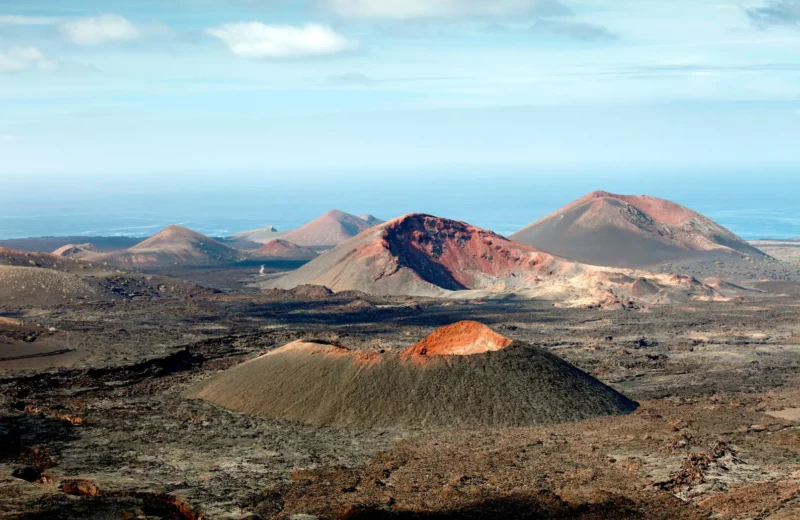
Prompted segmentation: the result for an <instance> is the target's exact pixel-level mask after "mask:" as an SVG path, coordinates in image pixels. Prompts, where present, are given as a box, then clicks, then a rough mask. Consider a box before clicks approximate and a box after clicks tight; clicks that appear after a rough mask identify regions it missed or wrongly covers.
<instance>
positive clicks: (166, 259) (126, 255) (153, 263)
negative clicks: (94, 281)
mask: <svg viewBox="0 0 800 520" xmlns="http://www.w3.org/2000/svg"><path fill="white" fill-rule="evenodd" d="M84 259H85V260H88V261H91V262H108V263H109V264H113V265H118V266H123V267H134V268H135V267H140V268H147V267H169V266H173V265H194V266H198V265H221V264H229V263H233V262H236V261H237V260H238V259H239V254H238V252H237V251H236V250H235V249H232V248H230V247H228V246H226V245H224V244H221V243H220V242H217V241H216V240H214V239H212V238H209V237H207V236H205V235H202V234H200V233H197V232H196V231H192V230H191V229H187V228H185V227H182V226H176V225H172V226H169V227H167V228H165V229H163V230H162V231H160V232H159V233H157V234H155V235H153V236H151V237H150V238H148V239H146V240H143V241H142V242H140V243H138V244H136V245H135V246H133V247H130V248H128V249H124V250H122V251H114V252H111V253H105V254H99V255H92V256H84Z"/></svg>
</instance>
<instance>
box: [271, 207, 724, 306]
mask: <svg viewBox="0 0 800 520" xmlns="http://www.w3.org/2000/svg"><path fill="white" fill-rule="evenodd" d="M307 284H310V285H324V286H326V287H329V288H330V289H332V290H334V291H345V290H359V291H363V292H366V293H370V294H375V295H411V296H430V297H475V296H487V295H491V294H497V293H501V294H502V293H515V294H520V295H523V296H528V297H539V298H544V299H549V300H554V301H560V302H566V303H567V304H570V305H602V306H605V307H609V308H610V307H613V306H617V305H622V304H623V302H625V303H626V304H627V303H628V302H630V301H635V302H641V303H648V304H649V303H668V302H674V301H686V300H691V299H724V298H726V297H729V296H733V294H727V292H725V291H721V290H720V289H716V288H714V287H711V286H709V285H706V284H703V283H701V282H699V281H698V280H695V279H694V278H691V277H687V276H678V275H672V274H654V273H648V272H641V271H632V270H626V269H613V268H604V267H596V266H590V265H586V264H580V263H576V262H573V261H570V260H567V259H564V258H559V257H556V256H553V255H551V254H549V253H545V252H543V251H541V250H539V249H536V248H534V247H532V246H528V245H524V244H519V243H517V242H512V241H510V240H508V239H506V238H504V237H502V236H500V235H497V234H495V233H492V232H491V231H487V230H485V229H480V228H477V227H475V226H471V225H469V224H466V223H464V222H458V221H454V220H448V219H443V218H438V217H434V216H431V215H422V214H413V215H406V216H403V217H400V218H398V219H395V220H392V221H390V222H387V223H385V224H382V225H379V226H376V227H373V228H371V229H369V230H368V231H366V232H364V233H362V234H360V235H358V236H357V237H355V238H353V239H351V240H348V241H347V242H345V243H344V244H342V245H340V246H339V247H337V248H335V249H333V250H332V251H329V252H327V253H325V254H324V255H321V256H320V257H319V258H317V259H315V260H313V261H311V262H309V263H308V264H306V265H304V266H303V267H301V268H300V269H298V270H296V271H293V272H291V273H289V274H287V275H284V276H282V277H280V278H276V279H272V280H268V281H266V282H264V283H263V284H262V287H264V288H278V289H292V288H294V287H297V286H299V285H307Z"/></svg>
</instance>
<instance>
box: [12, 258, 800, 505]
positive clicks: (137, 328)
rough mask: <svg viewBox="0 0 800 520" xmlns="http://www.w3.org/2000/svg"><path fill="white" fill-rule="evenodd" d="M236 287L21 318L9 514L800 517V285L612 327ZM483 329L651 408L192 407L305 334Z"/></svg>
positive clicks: (564, 311) (15, 329)
mask: <svg viewBox="0 0 800 520" xmlns="http://www.w3.org/2000/svg"><path fill="white" fill-rule="evenodd" d="M215 276H217V277H218V278H219V280H222V279H223V278H224V277H225V275H224V273H217V274H216V275H215ZM228 276H230V277H233V278H235V279H231V280H229V281H228V282H226V283H220V285H225V286H227V287H230V288H231V289H227V290H224V291H223V292H219V291H209V290H198V291H188V290H187V291H178V292H175V293H174V294H170V295H164V296H161V297H158V298H147V299H144V298H119V299H105V300H101V301H75V302H69V303H59V302H56V303H47V302H44V303H42V304H39V305H18V304H14V303H13V302H8V301H6V300H4V301H3V302H2V303H0V316H3V317H4V320H3V323H2V324H0V325H2V327H0V337H1V338H2V339H3V341H7V342H8V345H10V346H8V347H3V346H2V345H3V343H2V342H0V348H8V349H11V348H12V347H13V348H14V351H13V352H14V354H13V355H7V356H4V357H3V359H0V370H2V372H0V388H1V389H2V391H1V392H0V396H1V397H0V447H1V448H0V517H2V518H14V519H22V518H26V519H27V518H76V519H77V518H194V519H197V518H273V517H280V518H291V517H293V516H292V515H295V516H294V518H310V517H309V516H296V515H303V514H305V515H312V516H316V517H320V518H375V517H385V518H486V517H487V516H505V517H509V518H587V519H588V518H664V519H667V518H669V519H674V518H709V517H713V518H723V519H734V518H736V519H740V518H741V519H744V518H760V519H770V520H786V519H792V518H797V517H798V516H800V459H799V458H798V450H800V416H798V409H797V407H798V404H797V403H798V402H800V378H799V377H798V368H800V320H798V317H799V316H800V304H798V303H797V300H796V296H797V294H800V286H798V285H797V284H795V283H794V282H787V281H781V280H773V281H770V282H763V283H757V284H754V285H755V286H757V287H758V288H759V289H761V290H764V291H769V293H768V294H766V295H758V296H753V297H750V298H745V299H742V300H739V301H733V302H702V301H694V302H689V303H683V304H673V305H669V306H660V305H654V306H652V307H649V308H647V309H644V310H640V311H620V310H617V311H603V310H598V309H587V308H557V307H554V306H553V305H552V303H551V302H543V301H535V300H527V299H518V298H506V299H484V298H478V299H465V300H437V299H427V298H420V297H415V298H412V297H378V296H369V295H366V294H364V293H359V292H355V291H351V292H344V293H340V294H336V295H334V294H331V293H330V291H327V290H325V289H323V288H319V287H299V288H297V289H293V290H290V291H286V290H279V289H273V290H267V291H264V292H262V293H258V292H250V291H247V290H242V289H241V287H243V286H244V285H246V284H245V282H246V280H241V281H239V280H238V279H239V278H244V277H245V276H244V274H243V273H242V272H241V271H237V270H232V271H231V272H230V273H229V274H228ZM251 276H252V274H248V275H247V277H251ZM237 287H238V288H239V289H236V288H237ZM463 319H470V320H476V321H479V322H481V323H484V324H486V325H489V326H490V327H491V328H492V329H493V330H495V331H497V332H499V333H501V334H502V335H503V336H506V337H508V338H510V339H512V340H515V341H521V342H525V343H528V344H531V345H534V346H537V347H540V348H543V349H546V350H548V351H549V352H550V353H552V354H555V355H557V356H559V357H561V358H563V359H565V360H566V361H568V362H570V363H572V364H574V365H576V366H577V367H579V368H580V369H582V370H583V371H585V372H587V373H588V374H590V375H592V376H594V377H596V378H598V379H599V380H600V381H602V382H603V383H606V384H608V385H610V386H612V387H613V388H614V389H616V390H617V391H619V392H621V393H623V394H624V395H626V396H627V397H629V398H631V399H633V400H635V401H637V402H638V403H639V408H638V409H637V410H636V411H635V412H633V413H632V414H630V415H625V416H619V417H607V418H599V419H592V420H588V421H580V422H573V423H563V424H555V425H541V426H535V427H528V428H489V429H486V428H483V429H444V430H442V429H413V428H402V429H401V428H362V429H355V428H338V427H314V426H309V425H306V424H303V423H299V422H292V421H278V420H272V419H267V418H263V417H258V416H253V415H247V414H243V413H237V412H232V411H228V410H225V409H223V408H220V407H218V406H215V405H213V404H210V403H207V402H205V401H202V400H197V399H187V398H184V397H182V394H183V393H184V392H186V390H187V389H189V388H191V387H193V386H194V385H197V384H198V383H201V382H203V381H205V380H207V379H209V378H211V377H213V376H215V375H217V374H219V373H220V372H221V371H223V370H226V369H228V368H231V367H233V366H235V365H237V364H239V363H241V362H242V361H246V360H248V359H252V358H254V357H256V356H258V355H260V354H263V353H265V352H268V351H271V350H274V349H276V348H279V347H281V346H283V345H286V344H287V343H290V342H292V341H295V340H298V339H303V340H307V341H313V342H323V343H326V342H327V343H331V342H332V343H340V344H346V345H347V346H348V347H349V348H350V349H354V350H356V351H365V352H373V353H378V352H381V351H383V352H400V351H402V350H405V349H407V348H408V347H410V346H412V345H414V344H415V343H417V342H418V341H420V340H422V339H423V338H424V337H425V336H427V335H428V334H429V333H430V332H431V331H433V330H434V329H435V328H436V327H439V326H442V325H447V324H450V323H454V322H457V321H460V320H463ZM67 342H68V344H69V348H66V347H65V346H62V345H66V344H67ZM12 343H13V345H12ZM27 347H30V348H31V350H30V354H32V355H35V356H36V357H35V358H26V357H25V354H24V352H25V348H27ZM59 350H65V352H59ZM65 356H68V357H65ZM32 359H35V360H36V363H35V364H34V365H31V364H30V363H31V360H32Z"/></svg>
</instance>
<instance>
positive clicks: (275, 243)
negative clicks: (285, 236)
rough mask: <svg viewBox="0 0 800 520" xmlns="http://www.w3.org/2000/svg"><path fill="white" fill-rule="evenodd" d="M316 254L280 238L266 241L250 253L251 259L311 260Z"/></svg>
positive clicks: (311, 250)
mask: <svg viewBox="0 0 800 520" xmlns="http://www.w3.org/2000/svg"><path fill="white" fill-rule="evenodd" d="M318 256H319V254H318V253H317V252H316V251H314V250H313V249H310V248H308V247H303V246H298V245H297V244H293V243H291V242H289V241H287V240H282V239H280V238H277V239H275V240H272V241H270V242H267V243H266V244H264V245H263V246H261V247H260V248H258V249H256V250H255V251H253V252H252V254H251V258H253V259H264V260H313V259H314V258H316V257H318Z"/></svg>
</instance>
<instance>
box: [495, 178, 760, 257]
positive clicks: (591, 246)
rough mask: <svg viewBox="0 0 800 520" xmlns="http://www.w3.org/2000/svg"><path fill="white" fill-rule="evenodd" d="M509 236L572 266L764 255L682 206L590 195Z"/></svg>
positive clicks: (601, 193) (602, 193)
mask: <svg viewBox="0 0 800 520" xmlns="http://www.w3.org/2000/svg"><path fill="white" fill-rule="evenodd" d="M509 238H511V239H512V240H514V241H517V242H521V243H523V244H528V245H531V246H534V247H537V248H539V249H543V250H545V251H548V252H550V253H552V254H554V255H558V256H561V257H564V258H569V259H571V260H575V261H578V262H583V263H587V264H593V265H605V266H613V267H630V268H646V267H649V266H655V265H657V264H659V263H661V262H674V261H683V260H692V259H707V258H714V257H718V258H725V257H728V258H730V257H738V258H742V257H746V258H750V259H754V260H762V261H767V260H770V257H769V256H768V255H766V254H765V253H763V252H761V251H759V250H758V249H756V248H755V247H753V246H751V245H750V244H748V243H747V242H745V241H744V240H742V239H741V238H739V237H738V236H736V235H735V234H733V233H732V232H731V231H729V230H727V229H725V228H724V227H722V226H720V225H719V224H717V223H715V222H713V221H711V220H710V219H708V218H706V217H704V216H703V215H701V214H699V213H697V212H695V211H692V210H690V209H689V208H686V207H684V206H681V205H679V204H676V203H674V202H670V201H668V200H664V199H658V198H655V197H648V196H645V195H641V196H629V195H615V194H613V193H608V192H605V191H596V192H594V193H590V194H589V195H587V196H585V197H583V198H581V199H578V200H577V201H575V202H573V203H571V204H569V205H567V206H565V207H564V208H562V209H560V210H558V211H556V212H555V213H552V214H550V215H548V216H546V217H544V218H542V219H541V220H538V221H537V222H534V223H533V224H531V225H529V226H527V227H525V228H524V229H522V230H520V231H518V232H516V233H514V234H513V235H511V236H510V237H509Z"/></svg>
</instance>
